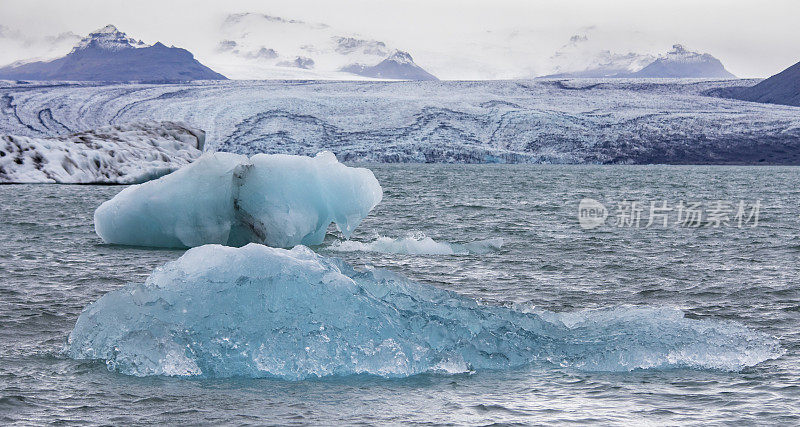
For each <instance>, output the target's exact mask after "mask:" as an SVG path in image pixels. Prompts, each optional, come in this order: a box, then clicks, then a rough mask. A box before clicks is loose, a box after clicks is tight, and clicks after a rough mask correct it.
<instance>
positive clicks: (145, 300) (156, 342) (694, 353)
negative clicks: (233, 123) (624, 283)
mask: <svg viewBox="0 0 800 427" xmlns="http://www.w3.org/2000/svg"><path fill="white" fill-rule="evenodd" d="M65 352H66V354H67V355H68V356H69V357H72V358H75V359H95V360H103V361H105V363H106V364H107V366H108V368H109V369H111V370H115V371H118V372H121V373H125V374H130V375H137V376H147V375H171V376H199V377H207V378H220V377H276V378H282V379H287V380H300V379H304V378H314V377H327V376H344V375H354V374H369V375H378V376H382V377H390V378H396V377H406V376H410V375H416V374H421V373H437V372H438V373H458V372H468V371H473V370H481V369H507V368H514V367H522V366H542V367H545V368H548V367H560V368H571V369H578V370H585V371H617V372H619V371H621V372H626V371H633V370H638V369H674V368H693V369H717V370H725V371H738V370H741V369H743V368H746V367H749V366H753V365H756V364H758V363H760V362H763V361H765V360H768V359H772V358H776V357H779V356H780V355H781V354H782V353H783V349H782V348H781V347H780V345H779V342H778V341H777V340H776V339H774V338H772V337H770V336H768V335H765V334H763V333H761V332H757V331H753V330H751V329H748V328H747V327H745V326H743V325H741V324H738V323H734V322H730V321H718V320H708V319H705V320H694V319H689V318H686V317H685V316H684V315H683V313H682V312H681V311H680V310H678V309H673V308H636V307H618V308H614V309H607V310H593V311H582V312H578V313H554V312H548V311H536V310H524V309H513V308H508V307H499V306H489V305H482V304H480V303H478V302H477V301H474V300H472V299H469V298H466V297H464V296H461V295H459V294H457V293H454V292H451V291H446V290H442V289H439V288H435V287H432V286H429V285H425V284H421V283H417V282H413V281H411V280H408V279H406V278H403V277H401V276H399V275H397V274H394V273H391V272H388V271H385V270H368V271H357V270H354V269H353V268H352V267H350V266H349V265H348V264H346V263H344V262H343V261H341V260H339V259H336V258H329V257H324V256H321V255H318V254H316V253H314V252H313V251H311V250H310V249H308V248H306V247H303V246H298V247H295V248H294V249H292V250H284V249H276V248H269V247H266V246H263V245H257V244H249V245H247V246H245V247H242V248H231V247H225V246H219V245H206V246H201V247H197V248H193V249H190V250H189V251H187V252H186V253H185V254H184V255H183V256H182V257H180V258H179V259H178V260H176V261H174V262H170V263H167V264H166V265H165V266H163V267H161V268H158V269H156V270H155V271H154V272H153V274H152V275H151V276H150V277H149V278H148V279H147V281H146V282H145V283H144V284H132V285H129V286H127V287H124V288H121V289H118V290H115V291H112V292H109V293H108V294H106V295H104V296H103V297H102V298H100V299H99V300H98V301H97V302H95V303H93V304H91V305H89V306H88V307H87V308H86V309H85V310H84V311H83V312H82V313H81V315H80V317H79V318H78V321H77V322H76V324H75V328H74V329H73V331H72V332H71V333H70V335H69V339H68V344H67V347H66V349H65Z"/></svg>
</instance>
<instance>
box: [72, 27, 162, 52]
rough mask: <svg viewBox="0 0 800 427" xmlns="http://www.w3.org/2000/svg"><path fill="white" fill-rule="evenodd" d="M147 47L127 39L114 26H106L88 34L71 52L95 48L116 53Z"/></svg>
mask: <svg viewBox="0 0 800 427" xmlns="http://www.w3.org/2000/svg"><path fill="white" fill-rule="evenodd" d="M139 47H147V45H146V44H145V43H144V42H142V41H141V40H136V39H134V38H131V37H128V35H127V34H125V33H123V32H122V31H120V30H118V29H117V27H115V26H114V25H111V24H109V25H106V26H105V27H103V28H100V29H98V30H96V31H94V32H91V33H89V35H88V36H86V37H84V38H83V39H81V41H80V42H79V43H78V44H77V46H75V48H74V49H73V50H72V51H73V52H76V51H80V50H85V49H89V48H97V49H102V50H109V51H118V50H122V49H131V48H139Z"/></svg>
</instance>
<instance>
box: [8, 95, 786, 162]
mask: <svg viewBox="0 0 800 427" xmlns="http://www.w3.org/2000/svg"><path fill="white" fill-rule="evenodd" d="M756 82H757V80H686V79H663V80H661V79H648V80H642V79H640V80H628V79H606V80H604V79H597V80H595V79H558V80H505V81H473V82H469V81H438V82H437V81H426V82H343V81H338V82H335V81H219V82H195V83H190V84H162V85H155V84H99V83H97V84H90V83H61V82H47V83H30V82H28V83H25V82H0V134H12V135H20V136H29V137H53V136H60V135H64V134H68V133H70V132H78V131H82V130H87V129H93V128H97V127H101V126H108V125H115V124H124V123H129V122H142V121H164V120H180V121H183V122H185V123H187V124H189V125H190V126H192V127H196V128H199V129H203V130H204V131H206V133H207V144H206V145H207V148H206V150H207V151H212V150H216V151H227V152H234V153H239V154H246V155H253V154H256V153H262V152H263V153H285V154H297V155H314V154H316V153H317V152H319V151H324V150H327V151H331V152H333V153H334V154H336V156H337V158H338V159H339V160H340V161H343V162H440V163H488V162H503V163H571V164H580V163H591V164H596V163H602V164H620V163H622V164H627V163H634V164H648V163H681V164H698V163H706V164H730V163H734V164H800V145H799V144H800V143H798V141H800V114H798V111H800V110H798V107H791V106H777V105H765V104H759V103H754V102H746V101H741V100H736V99H729V98H721V97H714V96H708V93H711V92H712V91H714V90H717V89H724V88H729V87H738V86H744V85H752V84H755V83H756Z"/></svg>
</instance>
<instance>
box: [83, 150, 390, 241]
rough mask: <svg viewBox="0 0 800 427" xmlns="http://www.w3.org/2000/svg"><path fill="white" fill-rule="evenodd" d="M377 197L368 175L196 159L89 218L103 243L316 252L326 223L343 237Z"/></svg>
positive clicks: (276, 159)
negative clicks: (310, 248)
mask: <svg viewBox="0 0 800 427" xmlns="http://www.w3.org/2000/svg"><path fill="white" fill-rule="evenodd" d="M382 197H383V191H382V189H381V186H380V184H379V183H378V180H376V179H375V175H373V174H372V171H370V170H369V169H363V168H351V167H347V166H345V165H343V164H341V163H339V162H338V161H337V160H336V156H334V155H333V153H330V152H322V153H319V154H317V156H316V157H306V156H292V155H286V154H269V155H268V154H256V155H255V156H253V157H251V158H249V159H248V158H247V156H243V155H240V154H233V153H208V154H204V155H203V156H202V157H200V158H199V159H198V160H196V161H195V162H194V163H191V164H189V165H187V166H184V167H183V168H181V169H179V170H178V171H176V172H173V173H171V174H169V175H167V176H164V177H162V178H160V179H157V180H155V181H150V182H146V183H144V184H140V185H135V186H131V187H129V188H126V189H125V190H123V191H121V192H120V193H119V194H117V195H116V196H114V198H113V199H111V200H109V201H107V202H105V203H103V204H102V205H100V207H99V208H97V210H96V211H95V214H94V225H95V230H96V231H97V234H98V235H99V236H100V237H101V238H102V239H103V240H104V241H105V242H107V243H116V244H124V245H136V246H157V247H194V246H200V245H204V244H209V243H218V244H226V245H232V246H241V245H244V244H247V243H250V242H257V243H263V244H266V245H269V246H275V247H292V246H294V245H298V244H304V245H318V244H320V243H322V241H323V240H324V238H325V233H326V231H327V230H328V226H329V225H330V224H331V222H334V223H336V225H337V226H338V228H339V230H340V231H341V232H342V234H344V235H345V237H349V236H350V233H352V232H353V230H355V228H356V227H357V226H358V224H359V223H361V220H363V219H364V217H366V216H367V214H369V212H370V210H372V208H373V207H375V205H377V204H378V203H379V202H380V201H381V198H382Z"/></svg>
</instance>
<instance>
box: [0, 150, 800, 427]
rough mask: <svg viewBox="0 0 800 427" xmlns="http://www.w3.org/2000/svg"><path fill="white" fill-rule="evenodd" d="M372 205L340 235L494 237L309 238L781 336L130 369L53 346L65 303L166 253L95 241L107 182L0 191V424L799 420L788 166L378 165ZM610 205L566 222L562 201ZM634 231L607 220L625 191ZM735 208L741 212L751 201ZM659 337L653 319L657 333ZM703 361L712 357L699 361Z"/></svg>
mask: <svg viewBox="0 0 800 427" xmlns="http://www.w3.org/2000/svg"><path fill="white" fill-rule="evenodd" d="M371 169H373V171H374V172H375V174H376V176H377V177H378V179H379V181H380V182H381V184H382V185H383V188H384V200H383V202H382V203H381V204H380V205H379V206H378V207H377V208H376V210H374V211H373V212H372V214H371V215H370V216H369V217H368V218H367V219H366V220H365V221H364V222H363V223H362V225H361V226H360V227H359V229H358V230H357V231H356V233H355V235H354V236H353V238H354V239H355V240H358V241H361V242H371V241H373V240H375V239H376V238H377V237H378V236H385V237H390V238H394V239H397V238H403V237H406V236H408V235H419V234H420V233H424V234H425V235H426V236H428V237H431V238H433V239H434V240H436V241H437V242H449V243H451V244H462V245H463V244H468V243H470V242H475V241H481V240H487V239H497V238H502V239H503V242H504V244H503V246H502V248H501V249H499V250H490V251H487V252H486V253H470V254H464V255H413V254H387V253H381V252H363V251H353V252H342V251H338V250H335V247H336V245H337V243H339V240H340V239H339V237H338V236H337V233H332V234H330V235H329V236H328V238H327V239H326V243H325V244H323V245H322V246H320V247H317V248H315V249H316V250H317V251H319V252H321V253H323V254H326V255H335V256H339V257H342V258H344V259H345V260H347V261H348V262H350V263H352V264H354V265H356V266H364V265H373V266H376V267H384V268H389V269H391V270H394V271H397V272H399V273H401V274H403V275H405V276H408V277H410V278H413V279H415V280H419V281H423V282H426V283H430V284H432V285H435V286H439V287H443V288H447V289H451V290H454V291H457V292H459V293H461V294H464V295H467V296H470V297H472V298H476V299H479V300H482V301H484V302H485V303H487V304H505V305H512V304H517V305H520V306H525V307H531V308H533V307H535V308H536V309H541V310H550V311H557V312H564V311H566V312H575V311H581V310H587V309H610V308H618V309H620V310H624V309H626V308H629V307H630V306H644V307H676V308H679V309H681V310H683V311H684V313H685V315H686V316H688V317H691V318H696V319H722V320H731V321H735V322H738V323H741V324H744V325H746V326H747V327H749V328H751V329H753V330H757V331H761V332H764V333H767V334H769V335H772V336H774V337H776V338H778V339H779V341H780V345H781V347H782V348H783V350H784V353H783V355H782V356H781V357H779V358H777V359H775V360H768V361H765V362H762V363H759V364H757V365H755V366H752V367H747V368H745V369H743V370H741V371H737V372H727V371H718V370H711V369H675V370H637V371H633V372H622V373H609V372H584V371H576V370H571V369H566V368H564V369H561V368H558V367H555V368H542V367H535V368H521V369H514V370H508V371H478V372H475V373H472V374H458V375H419V376H415V377H411V378H406V379H395V380H389V379H382V378H375V377H348V378H328V379H322V380H308V381H300V382H287V381H280V380H270V379H258V380H253V379H228V380H199V379H179V378H162V377H150V378H135V377H129V376H125V375H122V374H118V373H114V372H109V371H108V370H107V369H106V367H105V365H104V364H102V363H100V362H89V361H74V360H70V359H67V358H65V357H63V356H62V355H61V350H62V348H63V346H64V343H65V340H66V337H67V335H68V334H69V331H70V330H71V329H72V327H73V325H74V323H75V320H76V319H77V316H78V315H79V314H80V312H81V310H82V309H83V308H84V307H85V306H86V305H87V304H89V303H90V302H93V301H95V300H97V299H98V298H99V297H100V296H102V295H103V294H104V293H106V292H108V291H110V290H112V289H116V288H119V287H120V286H122V285H124V284H126V283H130V282H142V281H144V279H145V278H146V277H147V276H148V275H149V273H150V272H151V271H152V269H153V268H155V267H156V266H159V265H161V264H163V263H165V262H167V261H170V260H174V259H176V258H177V257H179V256H180V255H181V254H182V253H183V251H181V250H163V249H161V250H157V249H143V248H132V247H121V246H111V245H105V244H103V243H102V241H101V240H100V239H99V238H98V237H97V236H96V235H95V234H94V230H93V226H92V213H93V211H94V209H95V208H96V207H97V206H98V205H99V204H100V203H102V202H103V201H104V200H107V199H108V198H111V197H112V196H113V195H114V194H116V193H117V192H119V191H120V190H121V189H122V188H121V187H105V186H58V185H14V186H0V423H3V424H6V423H12V422H20V423H37V424H38V423H42V424H43V423H54V422H57V423H64V424H93V423H112V424H137V423H198V422H211V423H233V424H269V423H279V424H290V423H298V424H301V423H323V424H327V423H333V422H345V423H367V424H385V423H408V422H412V423H495V422H500V423H508V422H511V423H514V422H518V423H549V422H563V421H571V422H596V423H599V424H609V423H629V422H633V421H644V422H649V423H656V424H674V423H708V422H712V423H732V424H738V423H741V422H758V423H770V424H797V423H800V357H799V356H800V281H799V280H798V279H800V274H799V270H798V266H799V265H800V239H799V238H798V237H799V236H798V234H800V169H797V168H771V167H770V168H766V167H765V168H756V167H668V166H636V167H633V166H631V167H629V166H611V167H595V166H488V165H486V166H448V165H375V166H372V167H371ZM584 197H589V198H593V199H597V200H599V201H601V202H603V203H604V204H605V205H606V207H607V208H609V210H610V215H611V217H610V218H609V219H608V223H607V225H604V226H601V227H599V228H597V229H595V230H591V231H585V230H582V229H581V227H580V226H579V223H578V219H577V207H578V203H579V201H580V200H581V199H582V198H584ZM625 199H627V200H635V201H640V202H642V203H643V204H644V208H645V209H644V212H643V220H642V223H641V226H640V227H638V228H637V227H615V226H612V222H613V221H614V219H615V216H617V215H615V207H616V204H617V203H618V202H621V201H623V200H625ZM740 200H741V201H745V202H746V206H747V208H748V211H749V209H750V208H751V206H752V204H753V203H754V202H755V201H756V200H760V201H761V210H760V212H759V223H758V225H757V226H756V227H750V226H749V225H751V224H748V226H745V227H742V228H739V227H737V226H736V224H735V221H732V222H733V224H731V225H728V226H722V227H719V228H715V227H709V226H703V227H697V228H695V227H686V226H679V225H675V224H673V222H674V221H675V219H676V218H675V213H674V212H673V216H672V218H671V219H670V222H671V223H670V224H669V225H668V226H667V227H664V226H662V225H661V224H660V223H659V224H658V225H657V226H651V227H649V228H645V227H644V225H645V224H646V222H647V216H648V213H649V203H650V202H651V201H654V202H658V203H661V201H666V202H667V203H668V204H669V206H670V207H674V206H675V205H677V203H679V202H681V201H684V202H692V201H698V202H701V203H702V204H703V206H704V207H706V212H708V209H709V207H710V204H711V203H713V202H715V201H725V202H730V203H732V204H733V205H734V206H733V210H734V212H732V213H731V214H730V217H731V219H732V220H733V216H734V215H735V213H736V212H735V210H736V206H735V205H736V204H738V203H739V201H740ZM748 213H749V212H748ZM665 332H668V331H665ZM704 356H706V357H712V358H713V356H714V355H713V354H712V355H704Z"/></svg>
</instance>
